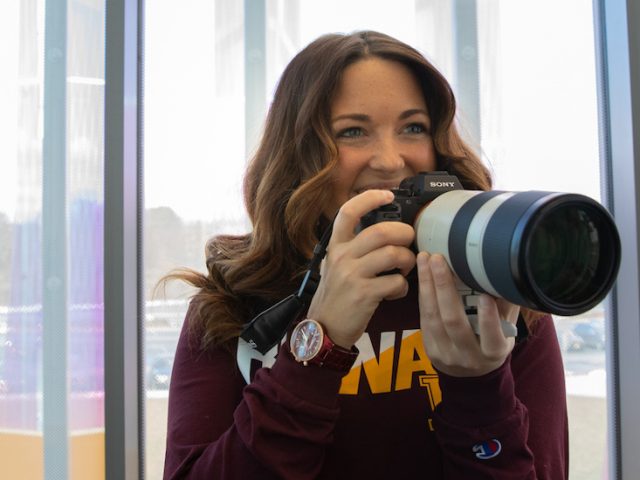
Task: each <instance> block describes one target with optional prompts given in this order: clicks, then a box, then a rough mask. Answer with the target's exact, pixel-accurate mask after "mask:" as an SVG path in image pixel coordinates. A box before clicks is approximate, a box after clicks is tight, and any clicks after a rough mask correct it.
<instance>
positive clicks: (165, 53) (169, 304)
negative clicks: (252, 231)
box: [144, 0, 246, 478]
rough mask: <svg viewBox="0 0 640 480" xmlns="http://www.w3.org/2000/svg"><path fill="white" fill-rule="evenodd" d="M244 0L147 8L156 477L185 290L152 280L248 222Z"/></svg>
mask: <svg viewBox="0 0 640 480" xmlns="http://www.w3.org/2000/svg"><path fill="white" fill-rule="evenodd" d="M242 5H243V4H242V2H236V1H230V0H225V1H216V2H211V1H208V0H190V1H188V2H183V3H181V4H180V12H181V14H180V15H178V16H176V10H175V6H174V5H173V4H171V3H166V2H147V5H146V7H145V46H146V51H145V100H144V102H145V115H144V118H145V120H144V131H145V143H144V151H145V160H144V161H145V188H144V190H145V219H144V242H145V244H144V255H145V257H144V265H145V270H144V281H145V284H146V292H147V296H146V308H145V336H146V341H145V354H144V359H145V369H144V370H145V378H144V381H145V385H146V405H145V408H146V416H147V419H148V420H147V421H146V422H145V425H146V430H145V434H146V437H145V440H146V444H145V449H146V467H145V468H146V475H147V477H148V478H161V477H162V467H163V462H164V450H165V438H166V437H165V435H166V418H167V415H166V412H167V388H168V382H169V375H170V373H171V366H172V362H173V354H174V350H175V346H176V342H177V339H178V334H179V332H180V328H181V327H182V322H183V320H184V315H185V313H186V306H187V301H188V295H189V294H190V293H191V292H190V291H189V290H188V289H186V288H185V287H184V286H183V285H181V284H180V283H179V282H172V283H169V284H167V285H166V288H164V287H163V288H161V289H159V291H157V292H155V294H154V287H156V285H157V282H158V280H159V279H160V278H161V277H162V276H163V275H165V274H167V273H168V272H169V271H171V270H172V269H174V268H176V267H190V268H193V269H195V270H198V271H203V270H204V261H205V259H204V245H205V242H206V240H207V239H208V238H210V237H211V236H213V235H214V234H219V233H234V232H235V233H238V232H243V231H245V230H246V227H245V222H246V220H245V213H244V209H243V202H242V197H241V177H242V171H243V168H244V164H245V153H244V137H245V135H244V108H243V105H244V87H243V84H244V77H243V75H244V60H243V59H244V43H243V13H242ZM167 32H171V34H170V35H168V34H167ZM194 58H197V61H195V60H194Z"/></svg>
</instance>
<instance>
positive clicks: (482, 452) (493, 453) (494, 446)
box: [473, 438, 502, 460]
mask: <svg viewBox="0 0 640 480" xmlns="http://www.w3.org/2000/svg"><path fill="white" fill-rule="evenodd" d="M501 451H502V444H501V443H500V442H499V441H498V440H496V439H495V438H494V439H492V440H487V441H486V442H482V443H478V444H477V445H474V446H473V453H475V454H476V457H477V458H479V459H480V460H489V459H490V458H494V457H497V456H498V455H499V454H500V452H501Z"/></svg>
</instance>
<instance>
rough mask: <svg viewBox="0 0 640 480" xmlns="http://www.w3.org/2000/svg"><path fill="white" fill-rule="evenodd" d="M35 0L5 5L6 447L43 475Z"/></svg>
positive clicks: (1, 220)
mask: <svg viewBox="0 0 640 480" xmlns="http://www.w3.org/2000/svg"><path fill="white" fill-rule="evenodd" d="M41 7H42V5H41V4H39V2H36V1H33V0H32V1H25V2H6V3H3V4H2V7H0V11H1V13H0V36H1V37H2V38H1V41H2V45H3V46H5V47H7V46H11V48H3V50H2V51H3V54H5V53H4V52H6V54H5V55H7V58H6V59H3V60H2V64H3V74H2V75H0V82H1V84H0V92H1V93H0V95H2V104H3V105H5V107H4V108H2V109H0V159H1V160H0V162H1V165H2V168H1V170H2V174H1V175H0V192H1V193H0V195H1V196H2V200H1V201H0V231H1V233H0V235H1V236H2V239H1V240H0V242H2V243H1V244H0V245H1V247H0V252H1V253H0V255H1V256H0V258H1V260H0V285H1V286H0V452H2V454H0V455H1V457H2V465H3V467H2V468H3V474H6V476H7V477H16V478H19V477H23V478H24V477H25V476H26V477H28V478H36V479H37V478H43V475H44V451H43V439H42V418H41V415H42V404H41V396H42V380H41V375H42V338H41V335H40V332H41V331H42V254H41V251H42V242H41V233H42V125H41V122H42V63H41V58H42V52H43V36H42V28H41V25H40V21H39V20H40V19H39V15H38V13H41V10H40V9H41Z"/></svg>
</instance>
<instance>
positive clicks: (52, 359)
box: [0, 0, 104, 479]
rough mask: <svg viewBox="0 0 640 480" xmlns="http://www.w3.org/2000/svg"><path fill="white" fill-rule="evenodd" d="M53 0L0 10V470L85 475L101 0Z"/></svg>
mask: <svg viewBox="0 0 640 480" xmlns="http://www.w3.org/2000/svg"><path fill="white" fill-rule="evenodd" d="M53 3H54V2H48V3H45V2H44V1H39V0H26V1H22V2H7V3H5V4H3V5H2V7H0V11H1V14H0V35H1V40H2V44H3V45H4V46H5V47H8V48H6V49H4V50H3V55H5V52H6V56H5V57H3V59H2V64H3V74H2V76H0V82H1V83H0V91H1V92H2V93H1V94H0V95H2V104H3V105H4V108H2V111H1V112H0V158H2V160H1V162H2V175H0V191H1V192H2V193H0V196H1V197H0V245H2V248H1V249H0V252H1V253H0V451H2V452H3V453H2V458H3V460H2V473H3V475H4V476H6V477H7V478H19V477H22V478H25V477H28V478H34V479H37V478H43V477H44V472H45V471H49V470H52V469H59V470H57V471H58V472H59V473H60V474H61V476H64V477H66V478H96V479H99V478H104V414H103V402H104V382H103V379H104V377H103V330H104V313H103V311H104V304H103V263H102V258H103V237H104V228H103V205H104V199H103V191H102V180H103V174H102V172H103V153H102V152H103V120H102V119H103V103H104V102H103V90H104V72H103V63H104V62H103V61H102V58H104V57H103V54H104V27H103V24H104V2H103V1H101V0H72V1H70V2H68V4H67V7H66V9H64V10H59V11H63V12H65V14H66V15H65V16H61V17H60V18H58V19H57V20H55V19H53V17H55V15H54V14H53V13H52V8H55V7H57V6H59V5H53ZM47 6H49V7H50V8H49V9H47ZM52 19H53V20H52ZM65 37H66V46H67V48H66V51H60V49H59V46H60V45H65V43H64V39H65ZM61 42H62V43H61ZM45 51H46V52H49V55H50V56H49V57H48V60H45V55H44V52H45ZM56 59H58V60H60V59H62V60H64V61H65V63H62V65H63V66H64V68H63V69H62V68H59V66H58V65H60V63H59V62H58V63H56V62H55V60H56ZM60 85H61V89H60V90H56V88H58V87H57V86H60ZM61 92H62V94H61ZM65 100H66V101H65ZM52 119H53V121H52ZM59 145H62V154H60V150H57V148H58V146H59Z"/></svg>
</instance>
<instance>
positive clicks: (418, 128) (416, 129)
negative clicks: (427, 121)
mask: <svg viewBox="0 0 640 480" xmlns="http://www.w3.org/2000/svg"><path fill="white" fill-rule="evenodd" d="M404 131H405V132H407V133H429V130H428V129H427V127H426V126H425V125H422V124H421V123H412V124H411V125H408V126H407V127H406V128H405V129H404Z"/></svg>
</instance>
